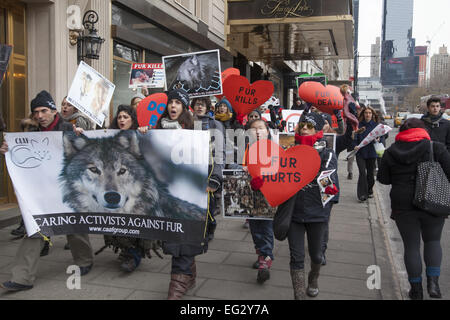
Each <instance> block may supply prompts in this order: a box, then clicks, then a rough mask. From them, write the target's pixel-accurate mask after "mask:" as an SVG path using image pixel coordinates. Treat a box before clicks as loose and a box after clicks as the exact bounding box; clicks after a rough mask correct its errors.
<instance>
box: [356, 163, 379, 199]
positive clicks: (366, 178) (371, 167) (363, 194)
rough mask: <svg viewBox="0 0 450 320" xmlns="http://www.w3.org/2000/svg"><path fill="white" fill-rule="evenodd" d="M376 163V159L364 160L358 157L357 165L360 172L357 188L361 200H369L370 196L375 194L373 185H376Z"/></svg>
mask: <svg viewBox="0 0 450 320" xmlns="http://www.w3.org/2000/svg"><path fill="white" fill-rule="evenodd" d="M375 161H376V158H373V159H363V158H361V157H360V156H356V164H357V165H358V170H359V177H358V187H357V196H358V199H359V200H367V198H368V197H369V194H372V193H373V185H374V184H375V177H374V174H375Z"/></svg>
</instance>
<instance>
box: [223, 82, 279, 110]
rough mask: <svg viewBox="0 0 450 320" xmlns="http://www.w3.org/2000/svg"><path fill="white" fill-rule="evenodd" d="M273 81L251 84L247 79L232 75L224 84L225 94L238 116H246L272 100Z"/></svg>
mask: <svg viewBox="0 0 450 320" xmlns="http://www.w3.org/2000/svg"><path fill="white" fill-rule="evenodd" d="M273 90H274V86H273V83H272V81H268V80H258V81H255V82H253V83H252V84H250V82H249V81H248V80H247V78H246V77H243V76H239V75H235V74H232V75H230V76H228V77H227V78H226V79H225V81H224V83H223V94H224V95H225V97H226V98H227V99H228V101H230V103H231V105H232V106H233V110H234V111H236V113H237V114H241V115H246V114H249V113H250V112H252V111H253V110H255V109H256V108H258V107H259V106H260V105H262V104H263V103H264V102H266V101H267V100H269V99H270V97H271V96H272V94H273Z"/></svg>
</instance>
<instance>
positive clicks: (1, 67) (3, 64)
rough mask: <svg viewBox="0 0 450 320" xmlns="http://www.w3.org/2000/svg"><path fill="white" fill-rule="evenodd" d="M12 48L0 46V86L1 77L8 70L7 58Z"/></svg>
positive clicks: (4, 45) (0, 83)
mask: <svg viewBox="0 0 450 320" xmlns="http://www.w3.org/2000/svg"><path fill="white" fill-rule="evenodd" d="M11 51H12V46H10V45H7V44H0V86H1V85H2V83H3V76H4V75H5V72H6V70H7V69H8V63H9V57H10V56H11Z"/></svg>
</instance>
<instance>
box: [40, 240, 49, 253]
mask: <svg viewBox="0 0 450 320" xmlns="http://www.w3.org/2000/svg"><path fill="white" fill-rule="evenodd" d="M49 250H50V245H49V244H48V241H45V243H44V247H43V248H42V250H41V257H45V256H47V255H48V252H49Z"/></svg>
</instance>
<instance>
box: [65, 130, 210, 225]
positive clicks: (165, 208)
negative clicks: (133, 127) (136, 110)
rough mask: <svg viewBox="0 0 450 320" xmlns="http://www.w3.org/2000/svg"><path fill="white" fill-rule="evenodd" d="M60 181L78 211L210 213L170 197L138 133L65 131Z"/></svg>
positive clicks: (191, 217) (191, 215) (172, 215)
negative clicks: (104, 135)
mask: <svg viewBox="0 0 450 320" xmlns="http://www.w3.org/2000/svg"><path fill="white" fill-rule="evenodd" d="M63 144H64V162H63V169H62V171H61V174H60V176H59V180H60V182H61V183H62V186H63V202H64V203H65V204H67V205H68V206H69V207H71V208H72V209H73V210H74V211H75V212H111V213H124V214H141V215H149V216H157V217H166V218H174V219H189V220H204V219H205V216H206V211H205V210H202V209H201V208H200V207H198V206H197V205H195V204H192V203H189V202H187V201H184V200H181V199H179V198H177V197H174V196H173V195H171V194H170V193H169V191H168V189H167V185H166V184H164V183H162V182H161V181H159V180H158V179H157V178H156V176H155V174H154V172H153V170H152V168H151V167H150V165H149V164H148V163H147V162H146V161H145V159H144V157H143V155H142V153H141V150H140V148H139V142H138V137H137V134H136V132H135V131H121V132H119V133H118V134H117V135H115V136H113V137H107V138H93V139H89V138H87V137H86V136H84V135H80V136H76V135H75V134H74V133H73V132H64V134H63Z"/></svg>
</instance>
